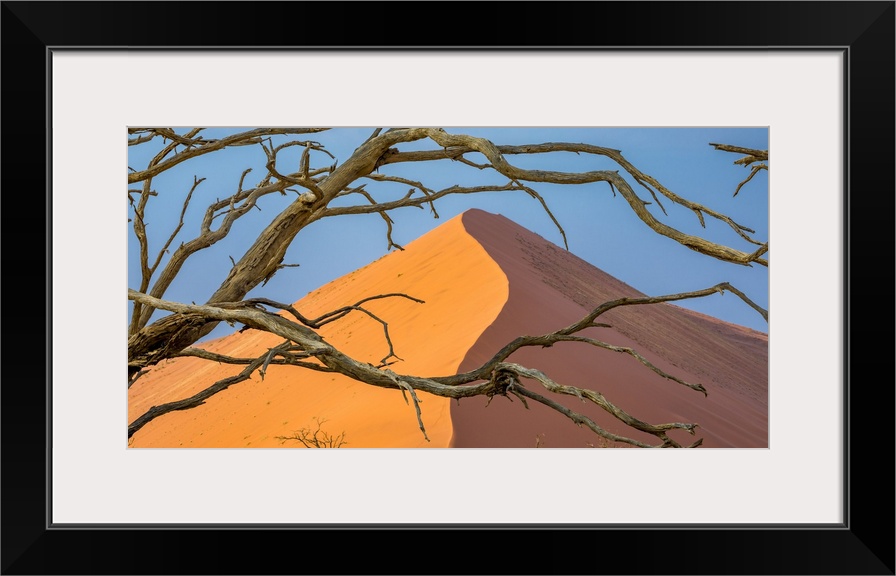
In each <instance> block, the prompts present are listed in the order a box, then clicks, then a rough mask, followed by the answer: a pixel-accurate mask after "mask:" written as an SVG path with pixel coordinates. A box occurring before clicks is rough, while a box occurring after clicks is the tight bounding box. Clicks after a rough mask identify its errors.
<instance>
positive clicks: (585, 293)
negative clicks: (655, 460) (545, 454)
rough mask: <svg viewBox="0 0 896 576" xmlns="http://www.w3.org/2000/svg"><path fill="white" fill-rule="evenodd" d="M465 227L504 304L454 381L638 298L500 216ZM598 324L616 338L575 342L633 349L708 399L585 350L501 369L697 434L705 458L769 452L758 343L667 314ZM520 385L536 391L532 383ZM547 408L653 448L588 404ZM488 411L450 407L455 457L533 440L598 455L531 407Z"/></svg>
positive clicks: (571, 401) (627, 312)
mask: <svg viewBox="0 0 896 576" xmlns="http://www.w3.org/2000/svg"><path fill="white" fill-rule="evenodd" d="M463 220H464V225H465V227H466V230H467V232H468V233H469V234H470V235H471V236H473V237H474V238H475V239H476V240H477V241H478V242H479V243H480V244H481V245H482V246H483V247H484V248H485V250H486V251H487V252H488V254H489V255H490V256H491V257H492V258H494V259H495V261H496V262H497V263H498V264H499V265H500V266H501V269H502V270H503V271H504V273H505V274H506V275H507V278H508V280H509V284H510V296H509V299H508V302H507V304H506V305H505V307H504V309H503V310H502V311H501V314H500V315H499V316H498V318H497V319H496V320H495V322H494V323H493V324H492V325H491V326H489V328H488V329H487V330H486V331H485V332H484V333H483V335H482V336H481V337H480V339H479V340H478V341H477V342H476V344H475V345H474V346H473V348H472V349H471V350H470V351H469V352H468V354H467V357H466V358H465V359H464V361H463V363H462V364H461V370H469V369H471V368H474V367H476V366H478V365H481V364H482V363H483V362H485V361H486V360H487V359H488V358H490V357H491V356H492V355H493V354H494V352H495V351H496V350H499V349H500V348H501V347H502V346H503V345H504V344H506V343H507V342H509V341H511V340H512V339H513V338H514V337H516V336H518V335H521V334H530V335H535V334H543V333H547V332H552V331H554V330H557V329H559V328H562V327H564V326H567V325H569V324H572V323H573V322H575V321H577V320H579V319H580V318H582V317H583V316H585V314H587V312H589V311H590V310H591V309H593V308H595V307H596V306H597V305H599V304H601V303H603V302H605V301H608V300H613V299H616V298H620V297H623V296H628V297H639V296H644V294H642V293H640V292H638V291H637V290H635V289H633V288H632V287H630V286H628V285H626V284H624V283H623V282H621V281H619V280H617V279H615V278H613V277H612V276H610V275H608V274H606V273H604V272H602V271H601V270H599V269H598V268H595V267H594V266H592V265H591V264H589V263H587V262H585V261H584V260H581V259H580V258H577V257H576V256H574V255H573V254H571V253H569V252H567V251H566V250H563V249H562V248H560V247H558V246H556V245H554V244H552V243H550V242H548V241H546V240H544V239H543V238H542V237H540V236H538V235H537V234H534V233H532V232H529V231H528V230H526V229H524V228H522V227H520V226H518V225H517V224H515V223H513V222H511V221H510V220H508V219H506V218H504V217H502V216H497V215H493V214H488V213H486V212H482V211H480V210H470V211H468V212H466V213H464V214H463ZM601 318H602V319H603V320H602V321H603V322H605V323H608V324H611V325H612V326H613V328H593V329H589V330H588V331H586V332H585V333H584V334H587V335H589V336H591V337H593V338H596V339H598V340H602V341H605V342H607V343H609V344H613V345H616V346H625V347H630V348H633V349H635V350H637V351H638V352H639V353H641V354H642V355H643V356H644V357H646V358H647V359H648V360H650V361H651V362H652V363H653V364H655V365H656V366H657V367H659V368H660V369H662V370H664V371H666V372H668V373H670V374H672V375H674V376H677V377H679V378H681V379H683V380H685V381H688V382H699V383H701V384H703V385H704V386H705V387H706V389H707V391H708V392H709V395H708V396H707V397H704V395H703V394H701V393H699V392H696V391H694V390H691V389H689V388H685V387H684V386H681V385H680V384H677V383H675V382H673V381H671V380H666V379H663V378H661V377H659V376H658V375H657V374H655V373H653V372H651V371H649V370H647V369H646V368H645V367H644V366H643V365H641V364H640V363H638V362H637V361H636V360H635V359H634V358H632V357H631V356H628V355H625V354H619V353H615V352H610V351H607V350H602V349H598V348H595V347H593V346H590V345H588V344H583V343H560V344H556V345H554V346H553V347H551V348H525V349H522V350H519V351H518V352H516V353H514V354H513V355H512V356H511V357H510V360H511V361H515V362H518V363H520V364H523V365H525V366H530V367H537V368H538V369H540V370H541V371H543V372H545V373H546V374H547V375H548V376H550V377H551V378H552V379H553V380H554V381H556V382H559V383H561V384H567V385H573V386H579V387H583V388H590V389H592V390H595V391H598V392H600V393H602V394H604V396H605V397H606V398H607V399H608V400H610V401H611V402H613V403H614V404H616V405H617V406H619V407H620V408H622V409H623V410H626V411H627V412H629V413H630V414H632V415H633V416H635V417H637V418H640V419H641V420H645V421H647V422H650V423H654V424H659V423H664V422H697V423H698V424H699V425H700V428H698V432H699V434H698V436H699V437H702V438H703V439H704V444H703V446H705V447H766V446H767V445H768V369H767V367H768V337H767V335H765V334H762V333H760V332H756V331H753V330H750V329H748V328H744V327H741V326H735V325H732V324H728V323H725V322H722V321H720V320H717V319H714V318H710V317H708V316H704V315H702V314H698V313H695V312H692V311H689V310H686V309H684V308H681V307H678V306H673V305H670V304H662V305H650V306H637V307H626V308H619V309H616V310H613V311H611V312H609V313H607V314H606V315H604V316H602V317H601ZM524 384H526V382H524ZM527 385H528V386H529V387H538V388H541V385H540V384H538V383H536V382H534V381H531V382H529V383H528V384H527ZM533 389H534V388H533ZM539 392H540V393H541V392H543V388H542V389H541V390H539ZM551 397H552V398H554V399H556V400H558V401H560V402H561V403H562V404H564V405H566V406H567V407H569V408H570V409H573V410H576V411H579V412H582V413H584V414H586V415H589V416H590V417H592V419H594V420H595V421H596V422H597V423H598V424H599V425H601V426H602V427H604V428H606V429H608V430H610V431H611V432H614V433H616V434H619V435H622V436H628V437H631V438H635V439H638V440H641V441H644V442H648V443H651V444H655V443H656V440H657V439H656V438H655V437H653V436H651V435H649V434H643V433H640V432H637V431H634V430H632V429H631V428H629V427H628V426H625V425H622V424H621V423H618V420H616V419H614V418H612V417H610V416H609V415H608V414H606V413H605V412H603V410H602V409H600V408H599V407H597V406H595V405H593V404H584V403H582V402H581V401H580V400H578V399H577V398H572V397H562V396H556V395H552V396H551ZM486 402H487V401H486V400H485V399H481V398H472V399H464V400H463V401H461V403H460V405H454V404H453V405H452V407H451V413H452V420H453V421H454V426H455V434H454V437H453V439H452V446H456V447H487V446H503V447H526V448H529V447H534V446H535V445H536V438H538V442H539V443H540V444H541V446H544V447H585V446H588V445H589V444H592V443H593V444H595V445H600V444H601V443H600V442H599V439H598V438H597V437H596V436H595V434H594V433H593V432H591V431H590V430H586V429H584V428H581V429H580V428H577V427H575V426H572V425H571V424H570V422H569V421H568V420H566V419H565V418H564V417H562V416H560V415H559V414H557V413H556V412H554V411H553V410H550V409H548V408H545V407H543V406H541V405H539V404H535V403H532V402H529V406H530V410H528V411H526V409H525V408H524V407H523V406H522V405H521V402H519V401H518V400H517V401H515V402H510V401H508V400H506V399H504V398H495V399H493V400H492V402H491V403H490V404H488V407H487V408H486V407H485V406H486ZM671 436H673V437H674V438H676V439H677V440H679V441H681V442H682V443H685V442H686V443H690V442H692V441H693V440H694V438H692V437H690V436H689V435H688V434H687V433H684V432H680V433H678V434H671Z"/></svg>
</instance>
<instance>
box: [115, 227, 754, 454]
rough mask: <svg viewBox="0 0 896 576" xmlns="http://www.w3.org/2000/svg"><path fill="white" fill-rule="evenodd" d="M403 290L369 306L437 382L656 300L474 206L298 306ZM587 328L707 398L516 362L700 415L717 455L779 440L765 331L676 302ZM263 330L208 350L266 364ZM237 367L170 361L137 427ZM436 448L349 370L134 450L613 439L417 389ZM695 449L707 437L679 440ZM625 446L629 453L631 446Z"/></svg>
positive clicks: (538, 362) (158, 429)
mask: <svg viewBox="0 0 896 576" xmlns="http://www.w3.org/2000/svg"><path fill="white" fill-rule="evenodd" d="M387 292H404V293H406V294H409V295H411V296H414V297H417V298H421V299H423V300H425V301H426V303H425V304H417V303H414V302H411V301H408V300H405V299H388V300H380V301H374V302H370V303H368V304H365V306H366V307H367V308H368V309H370V310H371V312H373V313H374V314H376V315H377V316H379V317H380V318H382V319H384V320H386V321H387V322H389V328H390V333H391V335H392V340H393V343H394V345H395V352H396V353H397V354H398V355H399V356H400V357H402V358H405V359H406V360H404V361H402V362H398V363H397V364H395V365H393V366H391V367H390V368H391V369H393V370H394V371H396V372H398V373H404V374H413V375H418V376H437V375H447V374H453V373H456V372H458V371H466V370H470V369H473V368H476V367H478V366H480V365H481V364H482V363H484V362H485V361H486V360H488V359H489V358H491V357H492V356H493V355H494V353H495V352H496V351H498V350H499V349H500V348H501V347H503V346H504V345H505V344H507V343H508V342H510V341H511V340H513V338H515V337H516V336H519V335H523V334H530V335H535V334H542V333H546V332H552V331H554V330H557V329H558V328H561V327H564V326H566V325H568V324H571V323H572V322H575V321H577V320H579V319H580V318H581V317H583V316H584V315H585V314H586V313H587V312H588V311H589V310H591V309H592V308H593V307H595V306H597V305H598V304H600V303H602V302H605V301H607V300H612V299H615V298H619V297H621V296H635V297H637V296H643V294H641V293H640V292H638V291H637V290H635V289H633V288H632V287H630V286H628V285H626V284H624V283H623V282H620V281H619V280H616V279H615V278H613V277H611V276H609V275H608V274H606V273H604V272H602V271H601V270H599V269H597V268H595V267H594V266H592V265H591V264H589V263H587V262H585V261H583V260H581V259H579V258H577V257H575V256H573V255H572V254H570V253H569V252H567V251H565V250H563V249H562V248H560V247H558V246H555V245H553V244H551V243H550V242H547V241H546V240H544V239H543V238H541V237H540V236H538V235H536V234H534V233H532V232H529V231H527V230H525V229H524V228H522V227H520V226H518V225H516V224H514V223H513V222H511V221H510V220H507V219H506V218H504V217H502V216H497V215H494V214H488V213H486V212H482V211H480V210H469V211H467V212H465V213H464V214H462V215H461V216H459V217H456V218H453V219H451V220H449V221H448V222H446V223H445V224H443V225H442V226H440V227H439V228H437V229H435V230H433V231H432V232H430V233H428V234H426V235H424V236H422V237H421V238H419V239H418V240H416V241H415V242H412V243H410V244H408V245H407V246H406V250H405V251H403V252H393V253H390V254H388V255H386V256H384V257H383V258H381V259H379V260H378V261H376V262H374V263H372V264H370V265H368V266H366V267H364V268H361V269H359V270H357V271H355V272H353V273H351V274H349V275H347V276H344V277H342V278H340V279H338V280H335V281H334V282H331V283H330V284H328V285H326V286H323V287H322V288H320V289H318V290H316V291H314V292H312V293H310V294H308V296H306V297H305V298H303V299H301V300H299V301H298V302H297V303H296V307H297V308H298V309H299V310H300V311H302V313H303V314H305V315H306V316H308V317H315V316H317V315H319V314H321V313H324V312H326V311H330V310H333V309H336V308H339V307H341V306H344V305H347V304H352V303H354V302H356V301H358V300H360V299H362V298H364V297H366V296H371V295H374V294H381V293H387ZM602 321H604V322H606V323H609V324H611V325H612V326H613V327H612V328H594V329H590V330H588V331H586V332H585V333H584V334H583V335H587V336H590V337H593V338H596V339H599V340H603V341H605V342H607V343H609V344H613V345H617V346H627V347H631V348H634V349H635V350H637V351H638V352H639V353H641V354H642V355H643V356H644V357H646V358H647V359H648V360H650V361H651V362H653V363H654V364H655V365H656V366H657V367H659V368H660V369H662V370H664V371H666V372H668V373H670V374H673V375H675V376H677V377H679V378H682V379H684V380H686V381H689V382H696V383H701V384H703V385H704V386H705V387H706V388H707V390H708V391H709V396H708V397H704V396H703V394H702V393H700V392H696V391H694V390H691V389H689V388H685V387H684V386H681V385H680V384H677V383H675V382H673V381H671V380H666V379H663V378H661V377H660V376H658V375H657V374H655V373H653V372H651V371H649V370H648V369H647V368H645V367H644V366H642V365H641V364H640V363H638V362H637V360H635V359H634V358H632V357H631V356H628V355H625V354H618V353H613V352H610V351H607V350H602V349H599V348H595V347H593V346H589V345H587V344H583V343H558V344H556V345H554V346H553V347H551V348H525V349H522V350H520V351H518V352H516V353H515V354H514V355H512V356H511V358H510V360H511V361H515V362H519V363H521V364H523V365H525V366H529V367H533V368H537V369H539V370H541V371H543V372H545V373H546V374H547V375H548V376H550V377H551V378H553V379H554V380H555V381H557V382H559V383H561V384H569V385H575V386H579V387H584V388H591V389H593V390H596V391H598V392H601V393H602V394H604V395H605V396H606V398H607V399H608V400H609V401H610V402H613V403H614V404H616V405H617V406H619V407H620V408H622V409H623V410H626V411H627V412H629V413H630V414H632V415H633V416H635V417H637V418H640V419H642V420H645V421H647V422H651V423H664V422H697V423H698V424H699V425H700V428H698V434H697V437H702V438H703V439H704V444H703V446H704V447H767V446H768V336H767V335H765V334H762V333H760V332H756V331H753V330H750V329H747V328H744V327H741V326H736V325H733V324H728V323H725V322H722V321H719V320H717V319H714V318H710V317H708V316H705V315H702V314H698V313H695V312H691V311H689V310H686V309H684V308H681V307H678V306H674V305H670V304H663V305H651V306H637V307H627V308H622V309H617V310H614V311H612V312H610V313H608V314H606V315H605V316H604V317H602ZM321 333H322V335H323V336H324V338H325V339H326V340H327V341H329V342H330V343H332V344H333V345H335V346H336V347H338V348H340V349H342V350H343V351H345V352H347V353H348V354H350V355H352V356H354V357H355V358H357V359H358V360H361V361H367V362H371V363H373V364H377V363H378V362H379V361H380V359H381V358H382V357H383V356H385V354H386V353H387V351H388V347H387V344H386V342H385V340H384V338H383V331H382V326H381V325H380V324H378V323H376V322H374V321H373V320H371V319H370V318H369V317H367V316H366V315H364V314H362V313H357V312H353V313H352V314H351V315H349V316H348V317H346V318H345V319H343V320H340V321H338V322H336V323H335V324H331V325H327V326H325V327H324V329H323V330H321ZM279 343H280V341H279V340H278V339H277V337H274V336H273V335H270V334H266V333H261V332H258V331H254V330H250V331H247V332H244V333H242V334H233V335H230V336H227V337H224V338H220V339H218V340H215V341H212V342H209V343H207V344H205V345H203V347H204V348H207V349H208V350H212V351H217V352H221V353H224V354H228V355H231V356H242V357H250V356H258V355H260V354H262V353H263V352H264V351H265V350H266V349H267V348H268V347H270V346H274V345H277V344H279ZM239 370H240V367H238V366H232V365H231V366H228V365H218V364H216V363H211V362H208V361H204V360H199V359H193V358H183V359H178V360H173V361H168V362H165V363H162V364H161V365H159V366H158V367H157V368H155V369H154V370H152V372H150V373H149V374H147V375H145V376H143V377H142V378H141V379H140V380H138V381H137V383H136V384H135V385H134V386H133V387H132V388H131V390H130V391H129V394H128V408H129V410H128V422H131V421H133V420H134V419H135V418H137V417H138V416H139V415H141V414H143V413H144V412H145V411H146V410H147V409H148V408H149V407H151V406H153V405H156V404H160V403H163V402H168V401H172V400H177V399H181V398H186V397H189V396H191V395H192V394H194V393H196V392H198V391H199V390H201V389H203V388H205V387H207V386H209V385H210V384H212V383H213V382H215V381H216V380H219V379H221V378H224V377H227V376H230V375H232V374H236V373H237V372H239ZM524 384H525V385H526V386H527V387H529V388H530V389H532V390H534V391H537V392H538V393H540V394H542V395H546V396H550V397H551V398H553V399H554V400H557V401H558V402H561V403H562V404H564V405H566V406H568V407H569V408H571V409H573V410H576V411H579V412H582V413H584V414H586V415H588V416H589V417H591V418H592V419H594V420H595V421H596V422H597V423H598V424H599V425H601V426H603V427H604V428H606V429H608V430H610V431H611V432H614V433H616V434H619V435H623V436H628V437H632V438H636V439H638V440H641V441H644V442H647V443H650V444H655V443H657V442H658V440H657V439H656V438H655V437H653V436H651V435H647V434H643V433H639V432H636V431H634V430H633V429H631V428H629V427H627V426H625V425H622V424H621V423H619V422H618V421H617V420H615V419H614V418H612V417H611V416H609V415H608V414H606V413H605V412H603V411H602V410H601V409H600V408H599V407H597V406H595V405H593V404H585V403H583V402H581V401H580V400H578V399H577V398H572V397H568V396H556V395H553V394H551V393H548V392H547V391H546V390H544V388H543V387H542V386H541V384H539V383H537V382H534V381H525V382H524ZM419 396H420V399H421V400H422V402H421V410H422V417H423V420H424V424H425V425H426V429H427V433H428V434H429V437H430V439H431V440H432V441H431V442H429V443H427V442H426V441H425V440H424V439H423V435H422V434H421V433H420V430H419V429H418V427H417V420H416V416H415V413H414V408H413V406H410V405H407V404H406V403H405V401H404V400H403V398H402V395H401V393H400V392H399V391H394V390H384V389H380V388H375V387H372V386H368V385H365V384H360V383H357V382H354V381H352V380H350V379H348V378H346V377H343V376H340V375H333V374H326V373H320V372H315V371H310V370H304V369H297V368H295V367H283V366H271V367H269V370H268V374H267V376H266V378H265V380H264V381H263V382H262V381H261V380H260V378H259V377H258V376H257V375H256V376H253V378H252V380H251V381H246V382H242V383H239V384H236V385H234V386H233V387H232V388H230V389H228V390H226V391H224V392H222V393H219V394H218V395H216V396H214V397H212V398H211V399H210V400H208V401H207V402H206V404H205V405H203V406H200V407H198V408H194V409H192V410H187V411H184V412H175V413H171V414H167V415H164V416H162V417H160V418H158V419H157V420H155V421H153V422H151V423H150V424H148V425H147V426H145V427H144V428H143V429H142V430H140V431H138V432H137V433H136V434H135V435H134V437H133V439H132V442H131V446H134V447H149V446H154V447H181V446H184V447H186V446H192V447H280V446H284V447H301V444H299V443H297V442H294V441H288V442H286V443H281V442H280V441H279V440H278V439H277V438H276V437H277V436H283V435H289V434H291V433H292V432H293V431H294V430H297V429H299V428H302V427H305V428H308V427H311V428H313V427H314V426H315V422H314V419H315V418H320V419H323V420H324V423H323V430H324V431H326V432H329V433H331V434H339V433H341V432H345V439H346V441H347V444H346V446H345V447H346V448H366V447H447V446H452V447H495V448H498V447H501V448H509V447H523V448H533V447H535V445H536V439H538V442H539V443H540V444H541V446H543V447H545V448H557V447H577V448H584V447H587V446H588V445H596V446H600V445H602V444H603V443H602V441H601V438H600V437H598V436H597V435H596V434H594V433H593V432H592V431H590V430H587V429H584V428H578V427H576V426H575V425H573V424H572V423H571V422H570V421H569V420H568V419H566V417H564V416H562V415H561V414H558V413H556V412H554V411H553V410H550V409H548V408H545V407H543V406H541V405H539V404H537V403H535V402H529V408H530V409H529V410H526V409H525V408H524V407H523V405H522V403H521V402H520V401H519V400H518V399H514V401H513V402H511V401H510V400H508V399H507V398H503V397H496V398H494V399H493V400H492V401H491V403H490V404H488V406H486V404H487V399H486V398H483V397H477V398H467V399H464V400H462V401H461V402H460V404H457V403H455V402H453V401H452V402H450V403H449V401H448V400H446V399H443V398H438V397H434V396H431V395H428V394H426V393H419ZM671 436H672V437H673V438H675V439H677V440H678V441H680V442H682V443H690V442H692V441H693V440H694V439H695V438H694V437H691V436H689V435H688V434H686V433H684V432H681V431H676V432H673V433H672V434H671ZM619 446H623V445H621V444H619Z"/></svg>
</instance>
